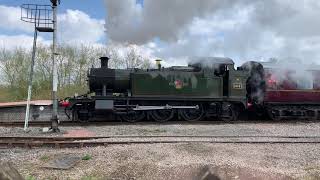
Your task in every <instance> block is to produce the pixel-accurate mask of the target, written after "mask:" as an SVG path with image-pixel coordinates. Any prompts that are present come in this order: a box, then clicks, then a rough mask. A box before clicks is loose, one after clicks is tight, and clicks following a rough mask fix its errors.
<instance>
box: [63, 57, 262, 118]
mask: <svg viewBox="0 0 320 180" xmlns="http://www.w3.org/2000/svg"><path fill="white" fill-rule="evenodd" d="M100 60H101V67H100V68H91V69H90V70H89V72H88V83H89V88H90V92H89V93H93V94H94V95H92V96H89V95H84V96H78V97H73V98H70V99H69V104H68V105H69V106H68V109H69V110H70V111H71V112H72V119H73V120H80V121H88V120H90V119H92V118H94V117H96V116H98V115H101V114H102V115H105V116H110V115H112V116H114V117H117V118H118V117H119V118H121V119H122V120H124V121H128V122H136V121H141V120H144V119H148V120H154V121H157V122H165V121H169V120H171V119H173V118H176V119H183V120H186V121H198V120H201V119H203V118H205V117H208V118H216V119H222V120H225V121H232V120H236V119H237V117H238V115H239V113H240V112H241V111H243V110H245V109H247V107H248V102H249V101H254V99H255V98H254V97H251V96H250V94H254V93H250V94H249V95H248V92H249V91H250V92H251V91H254V90H253V89H252V88H250V87H249V85H248V82H249V81H250V70H249V66H245V67H240V68H238V69H235V67H234V62H233V61H232V60H231V59H229V58H217V57H203V58H201V57H199V58H193V59H192V62H190V63H189V64H188V66H172V67H168V68H164V67H162V66H161V62H160V60H157V68H155V69H110V68H109V67H108V61H109V58H108V57H101V58H100ZM250 66H252V64H250ZM250 68H251V67H250ZM256 99H257V98H256Z"/></svg>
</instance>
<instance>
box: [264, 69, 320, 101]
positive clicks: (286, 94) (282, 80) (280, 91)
mask: <svg viewBox="0 0 320 180" xmlns="http://www.w3.org/2000/svg"><path fill="white" fill-rule="evenodd" d="M305 73H307V74H309V75H307V76H304V77H302V78H301V79H299V78H296V77H295V76H296V75H294V74H295V72H293V71H287V72H283V73H277V72H275V70H274V69H267V68H265V77H266V85H267V86H266V93H265V98H264V101H265V102H286V103H311V102H315V103H320V70H317V71H316V70H307V71H306V72H305ZM278 76H282V77H278Z"/></svg>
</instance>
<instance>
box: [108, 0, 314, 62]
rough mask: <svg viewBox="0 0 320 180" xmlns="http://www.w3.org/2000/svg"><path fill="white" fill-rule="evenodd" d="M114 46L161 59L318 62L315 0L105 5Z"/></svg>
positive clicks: (163, 0) (152, 0) (115, 1)
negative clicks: (147, 52) (133, 46)
mask: <svg viewBox="0 0 320 180" xmlns="http://www.w3.org/2000/svg"><path fill="white" fill-rule="evenodd" d="M105 4H106V8H107V13H108V15H107V18H106V25H105V26H106V30H107V31H106V32H107V36H108V39H109V40H110V41H113V42H119V43H123V44H126V43H131V44H137V45H141V46H144V47H148V44H149V43H153V44H155V46H152V47H148V48H149V49H150V51H153V55H154V56H157V57H160V58H162V59H164V60H166V59H170V62H172V59H176V60H175V61H174V62H175V64H177V63H178V61H179V59H184V58H183V57H188V56H201V57H206V56H225V57H230V58H232V59H233V60H235V62H236V64H240V63H242V62H244V61H247V60H266V59H269V58H272V57H276V58H279V59H283V58H285V57H298V58H300V59H303V60H308V61H312V62H316V63H318V59H320V54H319V53H318V52H319V51H320V21H316V18H317V17H320V11H319V7H320V1H318V0H281V1H279V0H268V1H265V0H256V1H249V0H239V1H234V0H226V1H221V0H197V1H195V0H144V3H143V5H141V4H137V3H136V1H135V0H121V1H119V0H105Z"/></svg>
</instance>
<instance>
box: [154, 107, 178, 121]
mask: <svg viewBox="0 0 320 180" xmlns="http://www.w3.org/2000/svg"><path fill="white" fill-rule="evenodd" d="M150 116H151V117H152V119H154V120H155V121H157V122H166V121H169V120H170V119H172V118H173V116H174V111H173V110H172V109H163V110H153V111H150Z"/></svg>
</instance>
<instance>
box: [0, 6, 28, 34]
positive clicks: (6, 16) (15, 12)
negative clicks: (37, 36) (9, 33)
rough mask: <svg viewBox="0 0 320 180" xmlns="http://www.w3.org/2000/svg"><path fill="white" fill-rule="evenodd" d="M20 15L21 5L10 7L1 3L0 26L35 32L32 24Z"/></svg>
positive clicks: (7, 28)
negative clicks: (24, 20) (22, 19)
mask: <svg viewBox="0 0 320 180" xmlns="http://www.w3.org/2000/svg"><path fill="white" fill-rule="evenodd" d="M20 17H21V9H20V7H9V6H3V5H0V19H1V21H0V28H3V29H6V30H20V31H24V32H33V26H32V24H29V23H26V22H23V21H21V19H20Z"/></svg>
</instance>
